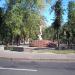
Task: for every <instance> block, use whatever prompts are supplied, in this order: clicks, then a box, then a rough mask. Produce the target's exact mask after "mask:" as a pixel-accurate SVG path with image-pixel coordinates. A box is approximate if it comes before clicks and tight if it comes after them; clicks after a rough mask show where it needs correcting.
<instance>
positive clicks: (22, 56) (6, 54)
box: [0, 50, 75, 61]
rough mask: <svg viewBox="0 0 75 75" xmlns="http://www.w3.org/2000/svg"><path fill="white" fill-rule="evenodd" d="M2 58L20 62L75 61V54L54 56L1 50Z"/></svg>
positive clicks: (51, 54)
mask: <svg viewBox="0 0 75 75" xmlns="http://www.w3.org/2000/svg"><path fill="white" fill-rule="evenodd" d="M0 57H1V58H8V59H18V60H72V61H75V54H54V53H32V52H16V51H9V50H0Z"/></svg>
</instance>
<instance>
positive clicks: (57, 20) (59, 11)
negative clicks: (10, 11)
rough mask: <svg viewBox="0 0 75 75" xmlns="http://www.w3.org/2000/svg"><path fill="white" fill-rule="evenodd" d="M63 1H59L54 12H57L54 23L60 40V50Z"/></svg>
mask: <svg viewBox="0 0 75 75" xmlns="http://www.w3.org/2000/svg"><path fill="white" fill-rule="evenodd" d="M61 3H62V2H61V0H57V1H56V4H55V5H54V11H55V20H54V23H53V27H54V29H55V30H56V31H57V32H56V34H57V40H58V49H59V30H60V26H61V17H62V7H61V6H62V5H61Z"/></svg>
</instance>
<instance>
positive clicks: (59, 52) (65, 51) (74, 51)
mask: <svg viewBox="0 0 75 75" xmlns="http://www.w3.org/2000/svg"><path fill="white" fill-rule="evenodd" d="M32 52H33V53H56V54H69V53H74V54H75V50H33V51H32Z"/></svg>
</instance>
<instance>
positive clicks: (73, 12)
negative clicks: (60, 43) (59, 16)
mask: <svg viewBox="0 0 75 75" xmlns="http://www.w3.org/2000/svg"><path fill="white" fill-rule="evenodd" d="M68 29H69V33H71V34H72V40H73V41H74V37H75V2H74V1H69V4H68Z"/></svg>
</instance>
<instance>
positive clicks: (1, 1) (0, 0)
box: [0, 0, 75, 26]
mask: <svg viewBox="0 0 75 75" xmlns="http://www.w3.org/2000/svg"><path fill="white" fill-rule="evenodd" d="M55 1H56V0H52V1H51V3H50V4H47V6H46V7H45V8H44V9H43V10H42V11H41V15H42V16H45V18H46V20H47V21H46V24H47V26H50V25H51V24H52V22H53V19H54V11H52V12H51V13H50V7H51V5H53V4H55ZM69 1H75V0H62V8H63V9H65V12H64V15H63V23H65V22H67V13H68V11H67V8H68V7H67V6H68V2H69ZM4 5H5V0H0V7H4Z"/></svg>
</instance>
